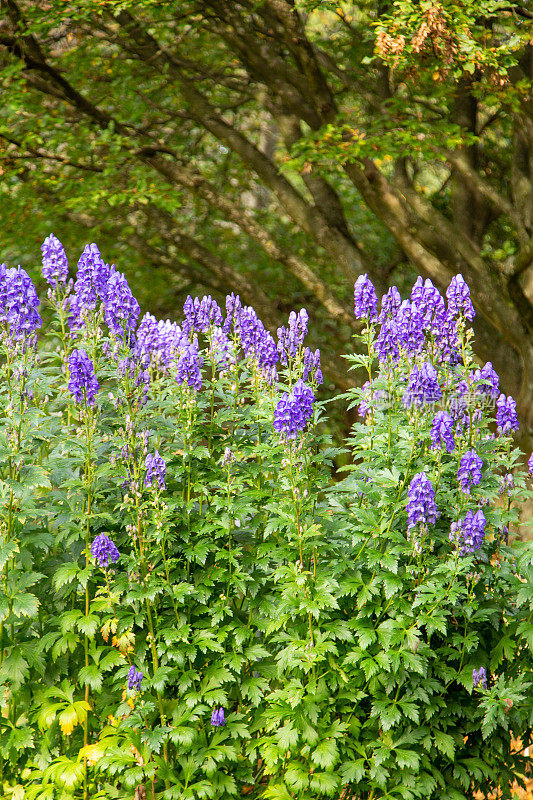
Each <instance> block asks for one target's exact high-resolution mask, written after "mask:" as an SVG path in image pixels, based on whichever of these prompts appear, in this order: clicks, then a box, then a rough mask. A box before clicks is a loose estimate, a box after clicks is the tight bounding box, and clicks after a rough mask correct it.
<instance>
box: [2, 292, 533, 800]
mask: <svg viewBox="0 0 533 800" xmlns="http://www.w3.org/2000/svg"><path fill="white" fill-rule="evenodd" d="M62 300H63V295H62V294H61V292H59V293H58V294H57V295H56V296H55V297H54V296H52V302H53V303H55V305H56V312H55V313H54V315H53V319H52V323H51V327H50V329H49V331H48V334H47V337H46V338H44V339H43V340H41V341H40V343H39V346H38V348H37V349H36V350H34V349H33V348H32V347H31V346H26V347H23V346H22V344H21V342H20V340H19V343H18V345H17V344H16V342H15V341H13V339H12V337H10V336H9V335H3V336H2V362H1V368H2V382H1V384H0V392H1V394H2V405H3V407H4V408H5V409H6V414H5V416H4V417H3V418H2V420H1V422H0V454H1V461H2V466H1V478H2V479H1V484H0V489H1V506H0V518H1V529H0V535H1V546H0V556H1V562H2V570H3V572H2V577H1V582H2V583H1V587H2V589H1V591H2V594H1V605H0V617H1V627H0V638H1V646H0V660H1V666H0V683H1V688H2V695H1V697H2V699H1V712H2V713H1V715H0V726H1V735H0V752H1V755H2V759H1V762H0V763H1V764H2V766H1V770H2V773H1V777H0V785H1V786H2V794H3V796H4V797H7V798H9V797H12V798H17V800H20V799H21V798H23V799H24V800H52V798H53V799H54V800H67V799H68V798H73V797H74V798H82V797H83V798H84V799H85V800H87V798H89V797H90V798H91V800H95V799H96V798H102V800H104V798H105V800H112V798H117V800H118V798H121V800H123V799H124V798H134V797H135V798H136V800H139V799H140V798H144V797H148V798H154V800H155V799H156V798H157V799H158V800H163V798H165V800H170V798H176V799H177V798H180V799H181V800H196V798H214V799H215V800H226V799H227V798H230V797H242V796H248V797H251V798H259V797H264V798H270V799H271V800H289V798H298V800H318V799H319V798H320V799H322V798H336V799H338V798H340V797H342V798H348V797H353V796H355V797H358V798H364V800H378V798H382V799H383V800H384V799H385V798H388V800H392V799H393V798H394V799H395V800H415V798H421V799H422V798H424V800H427V799H430V800H437V798H438V800H466V799H467V798H468V799H470V798H472V796H473V792H474V791H475V790H477V789H481V790H482V791H483V792H488V791H489V790H492V789H494V788H495V787H496V786H498V785H500V786H501V787H502V790H503V795H502V796H503V797H510V794H509V791H508V788H507V787H508V785H509V781H511V780H512V779H513V778H514V776H515V774H516V773H521V772H522V769H523V759H522V756H520V755H517V754H515V753H513V752H512V748H511V736H512V735H514V736H518V735H520V736H521V737H522V741H523V744H524V746H525V745H527V744H528V743H529V742H530V740H531V728H532V721H533V699H532V695H531V691H530V687H531V683H532V667H533V659H532V650H533V621H532V614H533V590H532V587H533V550H532V545H531V544H529V545H527V544H520V543H517V542H514V543H511V544H508V543H507V541H506V535H505V531H506V527H507V526H509V525H512V524H513V522H514V521H515V520H516V513H517V512H516V508H515V506H516V503H517V502H519V501H520V500H522V499H524V498H525V497H526V496H528V494H530V492H529V493H528V492H527V491H526V490H525V476H524V474H522V473H520V472H519V471H518V472H517V473H516V475H515V478H514V486H513V487H511V486H509V484H506V489H505V493H504V495H503V497H502V494H501V478H502V476H504V475H506V474H507V473H508V471H509V470H510V469H511V468H512V467H514V466H515V465H516V462H517V459H518V457H519V452H518V451H517V450H515V449H513V447H512V440H511V439H510V437H508V436H504V435H500V434H498V435H497V436H496V437H494V436H491V435H490V432H491V431H492V430H494V418H493V417H494V414H493V409H491V408H490V407H487V405H486V404H485V403H484V402H483V394H480V392H479V391H478V390H479V386H481V387H483V382H481V384H478V383H476V379H475V378H474V372H475V369H476V364H475V363H474V361H473V356H472V351H471V331H470V330H469V329H468V328H466V326H465V324H464V321H463V322H462V323H461V324H460V326H459V332H460V341H461V352H462V361H461V363H460V364H458V365H456V366H455V367H453V366H451V365H450V364H449V363H447V362H443V361H442V359H441V358H440V355H439V349H438V347H437V345H436V343H435V340H434V339H433V337H432V336H428V338H427V341H426V343H425V346H424V349H423V350H422V351H420V352H419V354H418V356H417V363H418V364H420V363H422V362H424V361H428V360H429V361H431V362H433V363H434V365H435V368H436V370H437V372H438V379H439V383H440V385H441V386H442V387H443V392H444V396H443V400H442V402H443V403H446V402H448V401H450V400H451V399H452V398H453V396H454V392H455V391H457V387H458V386H459V385H461V383H462V382H466V385H467V387H468V392H467V399H468V405H467V407H466V408H467V423H465V425H464V426H463V427H461V426H459V427H458V428H457V431H456V434H455V436H456V440H455V449H454V450H453V452H448V451H447V450H445V449H444V448H439V449H434V448H432V446H431V445H432V439H431V427H432V418H433V414H432V413H430V412H431V407H430V406H429V405H427V404H423V405H411V406H409V405H406V403H405V401H404V391H405V385H406V384H405V381H406V377H407V376H408V375H409V373H410V372H411V370H412V366H413V364H412V362H413V359H412V357H411V356H409V355H408V354H407V353H406V352H402V354H401V359H400V361H399V362H398V363H396V364H395V363H394V362H393V361H388V362H386V364H385V365H383V364H382V366H381V367H380V368H378V364H377V360H376V357H375V350H374V343H375V333H374V331H373V329H372V328H368V327H367V328H365V330H364V332H363V335H362V337H361V345H362V346H363V347H366V349H367V353H368V354H367V355H366V356H355V355H353V356H350V357H349V361H350V362H351V365H352V367H353V368H355V369H357V370H362V371H363V372H364V373H365V375H366V377H368V378H369V379H370V378H372V377H373V384H372V388H371V390H370V393H369V391H368V390H367V391H366V392H363V391H362V390H359V389H352V390H351V391H350V392H349V393H348V395H347V396H346V397H345V398H344V399H345V401H347V402H348V403H350V404H355V405H358V404H360V403H361V402H362V401H365V402H366V403H367V404H368V405H369V406H370V411H369V413H368V414H367V415H366V418H365V421H364V422H360V423H357V424H356V425H355V426H354V428H353V431H352V434H351V437H350V438H349V440H348V441H347V443H346V447H347V448H348V449H349V450H350V451H351V453H352V460H353V466H352V467H351V468H350V469H349V470H348V471H347V473H346V475H345V476H344V479H343V480H342V481H340V482H337V483H332V482H331V480H330V473H329V470H330V462H331V458H332V455H333V451H332V450H331V449H330V447H329V445H328V441H327V440H326V437H324V435H323V434H321V433H320V424H319V421H320V416H321V414H322V413H323V409H322V408H321V406H320V404H318V405H317V406H316V409H315V415H314V418H313V421H312V424H311V425H310V427H309V428H308V429H307V430H306V431H304V432H301V433H299V434H298V435H297V436H296V437H295V438H294V439H290V438H289V439H287V438H285V437H283V436H280V435H279V434H278V433H277V432H276V431H275V430H274V427H273V420H274V415H275V412H276V409H277V408H278V405H279V402H280V400H281V399H282V395H283V392H284V390H290V389H291V388H292V387H294V385H295V382H296V380H297V379H298V378H299V377H300V376H301V375H302V370H303V363H302V359H303V348H302V347H301V346H300V347H299V349H298V352H297V353H296V355H295V356H294V357H293V358H290V359H289V360H288V363H287V365H286V367H285V368H281V367H280V371H279V380H280V382H279V384H278V383H276V382H274V383H273V382H272V380H271V379H267V378H266V376H265V373H264V372H263V371H262V370H261V368H260V366H259V365H258V363H257V359H256V357H255V356H254V355H253V354H251V355H250V354H248V356H246V355H245V354H243V353H242V352H241V349H240V348H241V334H240V331H239V328H238V326H237V325H233V326H232V327H231V328H230V338H231V340H232V342H233V346H234V348H235V354H238V356H239V357H238V359H237V360H236V362H235V363H231V362H229V363H226V364H225V365H224V363H223V361H221V356H220V353H219V352H218V351H217V349H216V345H215V340H216V331H215V329H214V327H213V326H210V327H208V328H207V329H206V331H205V332H204V333H203V334H200V335H199V338H200V352H201V353H202V355H203V357H204V359H205V360H204V363H203V366H202V370H201V371H202V387H201V389H199V390H198V391H197V390H196V389H194V388H191V387H190V386H188V385H187V384H186V383H185V382H183V383H179V382H178V381H177V379H176V374H177V373H176V363H175V362H174V361H171V366H170V370H169V371H168V372H166V371H165V370H163V369H162V368H161V363H159V365H158V364H157V363H156V362H155V361H152V362H151V363H150V366H149V372H150V385H149V388H148V395H147V402H146V403H144V402H143V381H141V382H140V383H139V381H138V378H139V375H140V373H141V372H143V371H144V366H145V365H144V364H143V362H142V361H140V360H138V359H135V358H133V357H132V351H131V349H130V347H129V346H127V345H126V344H124V341H123V339H124V337H121V336H118V337H116V336H114V335H113V334H112V333H111V332H110V331H109V330H108V329H107V327H106V325H105V323H104V317H103V309H102V308H101V307H100V308H99V309H97V311H96V313H95V314H93V315H92V316H91V317H90V319H88V320H87V325H86V326H85V327H84V328H82V329H81V330H80V331H79V332H78V334H77V336H71V335H70V334H69V328H68V326H67V325H66V324H65V317H66V314H65V310H64V307H63V304H62ZM4 327H5V326H4ZM4 334H5V331H4ZM191 338H192V339H193V340H194V338H195V337H194V330H193V331H192V333H191ZM26 344H28V343H26ZM30 344H31V343H30ZM74 348H77V349H79V348H84V349H85V350H86V352H87V354H88V355H89V357H90V358H91V360H92V362H93V364H94V367H95V371H96V376H97V379H98V381H99V382H100V388H99V391H98V393H97V395H96V402H95V404H94V405H90V404H88V403H87V402H86V401H87V399H88V395H87V394H85V395H83V396H82V397H80V398H79V402H76V401H75V399H74V397H73V396H72V394H71V391H72V390H71V391H69V388H68V384H69V377H70V383H72V375H73V373H72V363H73V362H72V361H70V362H69V356H70V355H71V354H72V352H73V350H74ZM176 358H177V356H176ZM124 359H125V360H124ZM69 363H70V366H71V369H70V372H69V366H68V364H69ZM221 365H222V367H221ZM278 366H279V365H278ZM384 392H386V393H387V397H388V402H387V404H385V405H383V403H381V398H382V397H383V393H384ZM473 449H474V450H475V451H476V452H477V453H478V455H479V456H480V457H481V458H482V460H483V472H482V477H481V481H480V482H479V484H478V485H475V486H474V487H472V490H471V492H470V494H465V493H464V492H462V491H460V488H459V486H458V482H457V471H458V466H459V463H460V460H461V459H462V457H463V456H464V454H465V453H466V451H471V450H473ZM154 450H158V451H159V453H160V454H161V456H162V457H163V458H164V460H165V462H166V466H167V470H166V478H165V480H166V487H165V488H160V487H159V485H158V484H157V482H156V481H155V480H154V481H152V484H151V485H146V454H147V453H153V452H154ZM421 471H425V473H426V474H427V476H428V478H429V479H430V480H431V482H432V484H433V486H434V488H435V493H436V503H437V509H438V512H439V515H438V519H437V520H436V521H434V522H433V523H430V522H429V521H428V524H421V523H420V524H417V525H416V527H415V528H413V529H411V530H409V529H408V514H407V510H406V506H407V504H408V492H409V487H410V486H411V483H412V480H413V478H414V476H415V475H417V474H419V473H420V472H421ZM480 508H483V513H484V515H485V518H486V522H487V526H486V535H485V539H484V541H483V543H482V546H481V547H479V548H478V549H477V550H476V551H475V552H474V553H473V555H464V554H462V552H461V547H460V543H459V542H458V541H456V542H455V543H454V541H453V540H452V541H450V527H451V524H452V523H453V522H454V521H456V520H458V519H459V518H461V517H464V516H465V512H466V511H467V509H474V510H475V509H480ZM103 533H105V534H106V535H108V536H110V537H111V538H112V539H113V541H114V542H115V544H116V546H117V547H118V549H119V552H120V559H119V560H118V561H117V562H116V563H114V564H112V565H110V566H107V567H105V568H104V567H100V566H99V565H98V561H97V559H96V558H95V557H94V554H93V555H92V554H91V547H92V545H93V543H94V540H95V538H96V536H97V535H100V534H103ZM452 539H453V537H452ZM131 666H133V667H135V669H136V670H141V671H142V672H143V674H144V677H143V679H142V683H141V686H140V690H139V691H136V690H129V689H127V687H126V683H127V675H128V671H129V668H130V667H131ZM481 666H483V667H485V668H486V670H487V674H488V676H489V685H488V688H487V689H482V688H477V689H474V688H473V669H474V668H475V669H478V668H479V667H481ZM221 707H222V708H224V709H225V714H226V725H225V726H213V725H212V724H210V720H211V715H212V712H213V711H214V710H217V709H220V708H221Z"/></svg>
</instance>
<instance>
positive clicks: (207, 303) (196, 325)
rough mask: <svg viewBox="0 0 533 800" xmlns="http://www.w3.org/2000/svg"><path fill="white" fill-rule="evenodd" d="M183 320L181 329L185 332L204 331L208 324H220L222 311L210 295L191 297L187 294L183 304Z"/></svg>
mask: <svg viewBox="0 0 533 800" xmlns="http://www.w3.org/2000/svg"><path fill="white" fill-rule="evenodd" d="M183 313H184V314H185V320H184V322H183V326H182V327H183V330H184V331H185V332H186V333H187V335H188V334H189V333H191V332H192V331H195V332H196V333H199V332H200V331H206V330H208V329H209V326H210V325H217V326H221V325H222V311H221V310H220V307H219V305H218V303H217V302H216V301H215V300H213V298H212V297H211V295H207V296H204V297H202V299H201V300H200V298H199V297H195V298H194V300H193V298H192V297H191V296H190V295H189V296H188V297H187V299H186V301H185V305H184V306H183Z"/></svg>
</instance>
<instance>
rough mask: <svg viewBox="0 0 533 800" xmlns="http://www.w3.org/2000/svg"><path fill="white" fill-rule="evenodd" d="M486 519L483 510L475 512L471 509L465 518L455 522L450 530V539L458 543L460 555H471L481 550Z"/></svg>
mask: <svg viewBox="0 0 533 800" xmlns="http://www.w3.org/2000/svg"><path fill="white" fill-rule="evenodd" d="M485 525H486V519H485V515H484V513H483V511H481V509H480V510H479V511H476V513H475V514H474V512H473V511H472V509H469V510H468V511H467V512H466V514H465V516H464V518H463V519H459V520H458V521H457V522H453V523H452V526H451V531H450V541H451V542H453V543H454V544H456V545H457V546H458V547H459V548H460V549H459V555H461V556H470V555H472V554H473V553H474V552H475V551H476V550H479V548H480V547H481V545H482V544H483V539H484V538H485Z"/></svg>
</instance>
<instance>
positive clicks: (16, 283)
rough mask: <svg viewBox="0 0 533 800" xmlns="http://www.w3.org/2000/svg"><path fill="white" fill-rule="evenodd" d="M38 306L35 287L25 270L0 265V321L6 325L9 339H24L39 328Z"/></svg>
mask: <svg viewBox="0 0 533 800" xmlns="http://www.w3.org/2000/svg"><path fill="white" fill-rule="evenodd" d="M38 306H39V298H38V296H37V292H36V291H35V286H34V285H33V283H32V281H31V278H30V276H29V275H28V273H27V272H26V270H24V269H22V267H17V269H15V268H12V269H7V268H6V265H5V264H0V321H2V322H5V323H6V325H7V329H8V331H9V335H10V336H11V337H13V338H14V339H26V338H27V337H28V336H30V335H31V334H32V333H33V332H34V331H35V330H36V329H37V328H40V327H41V325H42V323H43V321H42V319H41V317H40V316H39V313H38V311H37V308H38Z"/></svg>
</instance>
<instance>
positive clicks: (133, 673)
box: [128, 665, 143, 692]
mask: <svg viewBox="0 0 533 800" xmlns="http://www.w3.org/2000/svg"><path fill="white" fill-rule="evenodd" d="M142 679H143V674H142V672H137V670H136V669H135V667H134V666H133V665H132V666H131V667H130V669H129V672H128V689H129V690H130V691H136V692H140V691H141V682H142Z"/></svg>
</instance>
